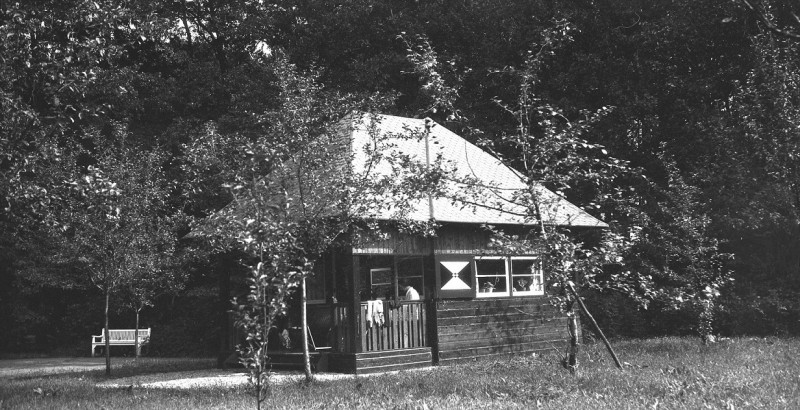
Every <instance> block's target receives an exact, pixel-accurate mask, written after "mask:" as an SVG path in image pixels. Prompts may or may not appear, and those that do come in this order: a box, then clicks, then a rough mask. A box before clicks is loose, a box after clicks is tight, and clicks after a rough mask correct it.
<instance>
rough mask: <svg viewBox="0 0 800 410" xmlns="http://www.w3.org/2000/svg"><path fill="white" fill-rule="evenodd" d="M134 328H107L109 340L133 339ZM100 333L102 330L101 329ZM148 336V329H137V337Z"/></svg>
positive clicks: (144, 337) (143, 337)
mask: <svg viewBox="0 0 800 410" xmlns="http://www.w3.org/2000/svg"><path fill="white" fill-rule="evenodd" d="M135 333H136V329H108V337H109V340H134V337H135V336H134V335H135ZM100 334H101V335H103V334H104V332H103V331H102V330H101V331H100ZM148 337H150V329H139V339H140V340H141V339H146V338H148Z"/></svg>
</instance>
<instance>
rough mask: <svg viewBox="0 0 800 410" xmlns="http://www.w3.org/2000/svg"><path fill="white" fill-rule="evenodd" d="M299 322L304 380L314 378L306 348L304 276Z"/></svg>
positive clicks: (306, 318) (306, 320) (301, 283)
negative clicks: (301, 335)
mask: <svg viewBox="0 0 800 410" xmlns="http://www.w3.org/2000/svg"><path fill="white" fill-rule="evenodd" d="M300 290H301V292H300V295H301V296H300V322H301V324H300V325H301V326H302V327H303V329H302V332H303V370H304V371H305V373H306V382H311V381H313V380H314V375H313V374H311V354H310V353H309V350H308V305H307V303H306V278H305V277H304V278H303V279H302V281H301V282H300Z"/></svg>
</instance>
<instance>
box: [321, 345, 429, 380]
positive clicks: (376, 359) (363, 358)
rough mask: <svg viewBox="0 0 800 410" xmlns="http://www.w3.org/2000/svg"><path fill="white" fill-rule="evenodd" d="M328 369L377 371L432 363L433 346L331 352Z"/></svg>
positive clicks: (344, 371)
mask: <svg viewBox="0 0 800 410" xmlns="http://www.w3.org/2000/svg"><path fill="white" fill-rule="evenodd" d="M327 355H328V369H329V370H330V371H333V372H341V373H356V374H365V373H375V372H387V371H394V370H403V369H413V368H420V367H427V366H430V365H431V348H430V347H421V348H415V349H402V350H384V351H378V352H368V353H329V354H327Z"/></svg>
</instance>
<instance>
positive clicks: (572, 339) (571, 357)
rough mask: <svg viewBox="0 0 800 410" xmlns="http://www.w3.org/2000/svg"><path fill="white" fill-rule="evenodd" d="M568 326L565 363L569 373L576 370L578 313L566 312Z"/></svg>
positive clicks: (578, 346)
mask: <svg viewBox="0 0 800 410" xmlns="http://www.w3.org/2000/svg"><path fill="white" fill-rule="evenodd" d="M567 318H568V321H569V322H568V326H569V353H567V357H566V361H565V363H564V364H565V365H566V367H567V369H569V371H570V372H571V373H575V371H577V370H578V349H579V348H580V341H579V340H578V315H576V314H575V312H573V311H570V312H569V313H567Z"/></svg>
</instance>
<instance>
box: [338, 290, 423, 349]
mask: <svg viewBox="0 0 800 410" xmlns="http://www.w3.org/2000/svg"><path fill="white" fill-rule="evenodd" d="M360 313H361V315H360V320H359V322H358V326H359V329H358V333H357V337H358V338H360V339H361V348H362V351H364V352H374V351H381V350H397V349H411V348H416V347H424V346H427V345H428V334H427V323H426V322H427V315H426V307H425V302H423V301H414V302H401V304H400V305H399V306H397V307H396V308H394V309H392V308H389V304H388V303H385V304H384V320H383V324H382V325H379V324H378V323H376V321H374V320H369V321H368V320H367V318H368V315H367V314H368V305H367V303H362V304H361V312H360ZM347 314H348V312H347V309H346V307H344V306H338V307H337V308H336V313H335V315H334V317H335V320H336V325H337V326H336V329H337V340H338V342H339V346H338V350H339V351H340V352H353V351H354V344H353V342H354V341H355V337H356V336H355V335H354V334H353V333H354V332H353V331H352V329H350V328H349V326H348V321H347V316H348V315H347Z"/></svg>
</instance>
